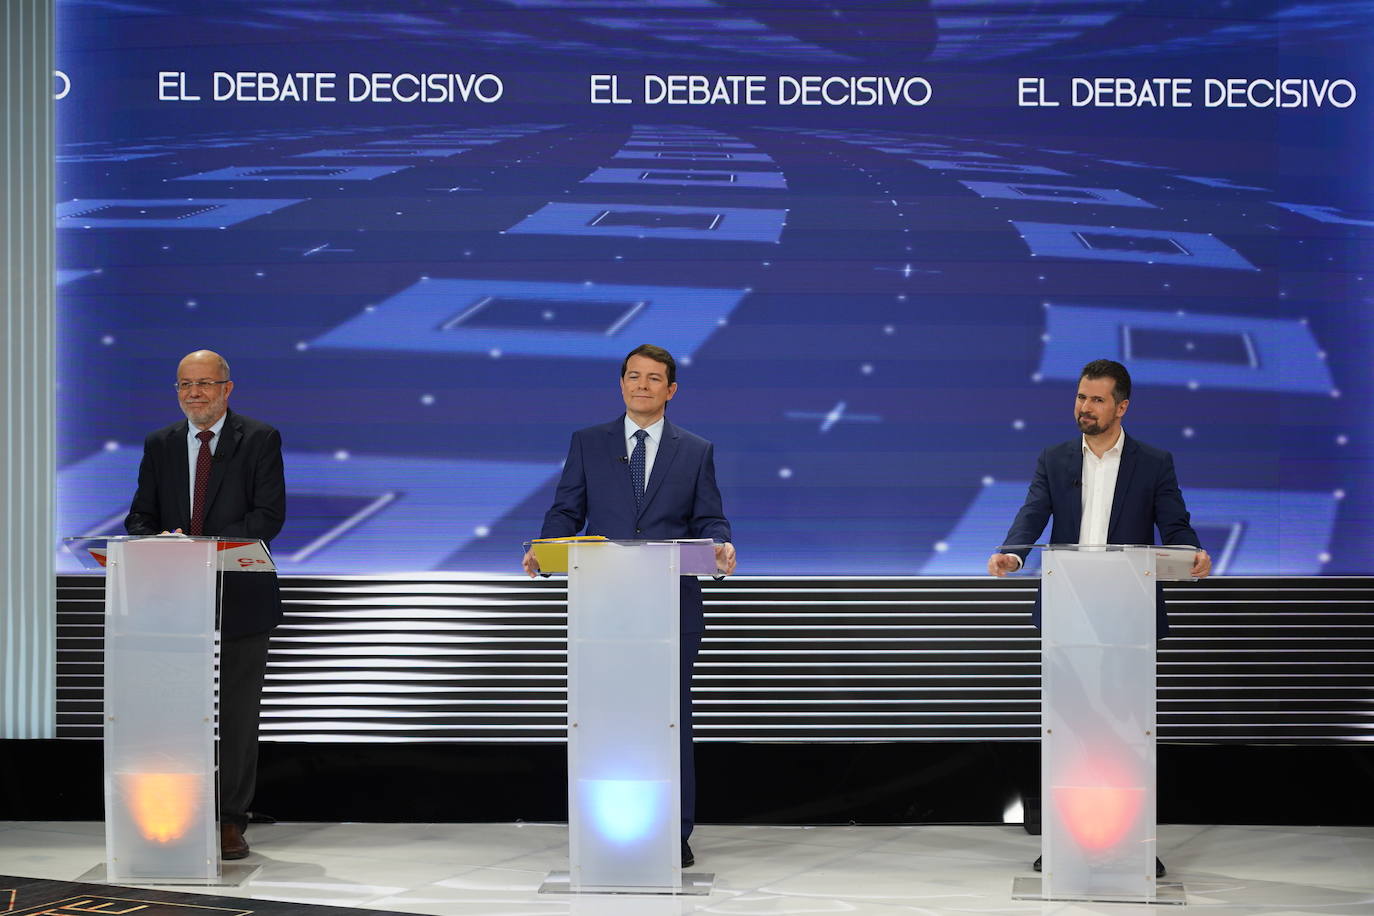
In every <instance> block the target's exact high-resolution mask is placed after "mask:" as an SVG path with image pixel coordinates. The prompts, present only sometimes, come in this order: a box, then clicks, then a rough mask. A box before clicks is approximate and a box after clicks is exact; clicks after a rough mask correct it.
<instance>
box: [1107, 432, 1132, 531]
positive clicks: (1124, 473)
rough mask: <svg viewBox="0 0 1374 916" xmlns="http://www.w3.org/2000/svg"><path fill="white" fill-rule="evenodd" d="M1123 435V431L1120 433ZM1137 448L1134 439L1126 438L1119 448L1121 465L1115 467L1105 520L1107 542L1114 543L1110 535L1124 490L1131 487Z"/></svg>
mask: <svg viewBox="0 0 1374 916" xmlns="http://www.w3.org/2000/svg"><path fill="white" fill-rule="evenodd" d="M1122 435H1123V436H1124V435H1125V433H1122ZM1138 451H1139V449H1138V448H1137V446H1136V444H1135V440H1134V439H1130V438H1128V439H1127V440H1126V444H1125V445H1124V446H1122V449H1121V465H1120V466H1119V467H1118V468H1117V469H1116V490H1115V491H1113V493H1112V517H1111V520H1110V521H1108V522H1107V543H1108V544H1115V543H1116V538H1114V537H1112V532H1114V531H1116V523H1117V520H1118V519H1120V518H1121V508H1122V506H1123V505H1124V504H1125V502H1126V500H1125V499H1124V497H1125V495H1126V491H1127V490H1129V489H1130V488H1131V475H1132V474H1134V473H1135V466H1136V456H1137V452H1138Z"/></svg>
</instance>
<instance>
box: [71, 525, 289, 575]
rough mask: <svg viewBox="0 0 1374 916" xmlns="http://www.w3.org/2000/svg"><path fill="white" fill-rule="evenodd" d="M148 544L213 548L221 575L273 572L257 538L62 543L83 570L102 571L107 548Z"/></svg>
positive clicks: (184, 537)
mask: <svg viewBox="0 0 1374 916" xmlns="http://www.w3.org/2000/svg"><path fill="white" fill-rule="evenodd" d="M134 542H152V543H154V544H169V545H177V544H188V543H192V542H196V543H208V544H214V545H215V553H216V559H217V560H218V567H219V569H220V570H221V571H225V572H276V570H277V566H276V564H275V563H273V562H272V555H271V554H269V553H268V552H267V547H266V545H265V544H263V542H262V541H260V540H258V539H257V538H231V537H205V536H200V537H191V536H190V535H186V534H147V535H144V534H139V535H120V536H118V537H68V538H63V539H62V543H63V544H64V545H66V548H67V550H68V551H70V552H71V553H72V555H73V556H75V557H76V558H77V559H78V560H80V561H81V565H82V566H84V567H86V568H87V569H99V570H103V569H105V568H106V566H107V564H108V562H109V552H110V545H112V544H130V543H134Z"/></svg>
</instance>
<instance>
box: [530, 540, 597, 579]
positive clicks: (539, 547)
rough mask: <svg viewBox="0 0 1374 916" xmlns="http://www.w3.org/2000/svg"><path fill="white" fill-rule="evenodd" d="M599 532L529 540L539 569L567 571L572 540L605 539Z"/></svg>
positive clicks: (554, 571)
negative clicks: (569, 547)
mask: <svg viewBox="0 0 1374 916" xmlns="http://www.w3.org/2000/svg"><path fill="white" fill-rule="evenodd" d="M605 540H608V539H607V538H604V537H602V536H601V535H599V534H579V535H577V536H576V537H570V538H536V539H534V540H533V541H530V549H532V550H533V551H534V558H535V559H536V560H538V561H539V571H540V572H546V573H556V572H567V571H568V545H569V544H571V543H573V542H574V541H605Z"/></svg>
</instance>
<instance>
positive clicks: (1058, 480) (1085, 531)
mask: <svg viewBox="0 0 1374 916" xmlns="http://www.w3.org/2000/svg"><path fill="white" fill-rule="evenodd" d="M1130 399H1131V375H1130V373H1129V372H1127V371H1126V367H1125V366H1123V365H1121V363H1118V362H1115V361H1114V360H1110V359H1097V360H1093V361H1092V362H1090V363H1088V364H1087V365H1086V366H1084V367H1083V371H1082V372H1080V373H1079V378H1078V395H1077V398H1076V400H1075V402H1074V418H1075V419H1076V420H1077V421H1078V431H1079V432H1080V433H1081V434H1082V435H1081V436H1080V437H1079V438H1077V439H1070V440H1069V441H1068V442H1061V443H1060V444H1059V445H1052V446H1050V447H1049V448H1047V449H1045V450H1044V451H1043V452H1041V453H1040V460H1039V461H1038V462H1037V463H1036V466H1035V477H1034V478H1033V479H1032V480H1031V484H1030V489H1029V490H1028V491H1027V492H1026V502H1025V504H1024V505H1022V506H1021V511H1019V512H1017V513H1016V519H1015V520H1014V521H1013V522H1012V523H1011V529H1010V530H1008V531H1007V536H1006V538H1005V539H1004V540H1003V541H1002V543H1003V544H1033V543H1035V542H1036V540H1037V539H1038V538H1039V537H1040V534H1041V532H1043V531H1044V530H1045V523H1046V522H1048V521H1049V520H1050V518H1051V516H1053V518H1054V526H1053V527H1052V528H1051V529H1050V539H1049V543H1051V544H1154V543H1155V530H1156V529H1158V530H1159V536H1160V543H1163V544H1165V545H1177V546H1187V547H1197V548H1198V550H1197V552H1196V553H1195V554H1194V555H1193V568H1192V575H1193V576H1195V577H1197V578H1199V579H1202V578H1205V577H1206V576H1207V574H1208V573H1210V572H1211V571H1212V560H1211V558H1210V557H1208V556H1207V551H1205V550H1203V549H1201V547H1200V542H1199V539H1198V536H1197V532H1196V531H1194V530H1193V528H1192V525H1191V524H1189V516H1188V507H1187V506H1185V505H1184V503H1183V493H1182V491H1180V490H1179V488H1178V478H1177V477H1176V476H1175V474H1174V458H1173V456H1172V455H1170V454H1169V453H1168V452H1166V451H1164V450H1163V449H1158V448H1155V447H1153V446H1150V445H1146V444H1145V443H1143V442H1140V441H1139V440H1137V439H1133V438H1130V437H1128V436H1127V435H1126V431H1125V430H1124V429H1122V427H1121V418H1122V417H1123V416H1125V415H1126V408H1127V407H1128V406H1129V405H1130ZM1025 554H1026V551H1024V550H1020V551H1017V552H1015V553H994V554H993V555H992V556H991V557H989V558H988V572H989V573H991V574H992V575H994V576H1005V575H1007V574H1008V573H1012V572H1015V571H1016V570H1018V569H1020V568H1021V563H1022V561H1023V559H1024V557H1025ZM1156 588H1157V590H1158V591H1157V593H1156V599H1155V614H1156V624H1155V628H1156V633H1157V635H1158V636H1159V638H1161V639H1162V638H1164V637H1165V636H1167V635H1168V633H1169V621H1168V618H1167V616H1166V615H1165V612H1164V595H1163V590H1162V589H1160V588H1159V586H1158V585H1156ZM1031 619H1032V621H1033V622H1034V623H1035V625H1036V626H1039V625H1040V598H1039V595H1037V596H1036V601H1035V609H1034V610H1033V612H1032V618H1031ZM1033 867H1034V868H1035V870H1036V871H1039V870H1040V860H1039V859H1036V860H1035V863H1034V866H1033ZM1155 872H1156V874H1157V875H1158V876H1159V877H1163V876H1164V864H1163V863H1162V862H1160V861H1159V860H1158V859H1156V860H1155Z"/></svg>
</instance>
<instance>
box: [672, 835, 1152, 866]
mask: <svg viewBox="0 0 1374 916" xmlns="http://www.w3.org/2000/svg"><path fill="white" fill-rule="evenodd" d="M695 864H697V857H696V856H694V855H692V847H690V846H688V845H687V841H686V840H685V839H684V840H683V841H682V867H683V868H691V867H692V866H693V865H695ZM1161 867H1162V866H1161Z"/></svg>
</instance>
